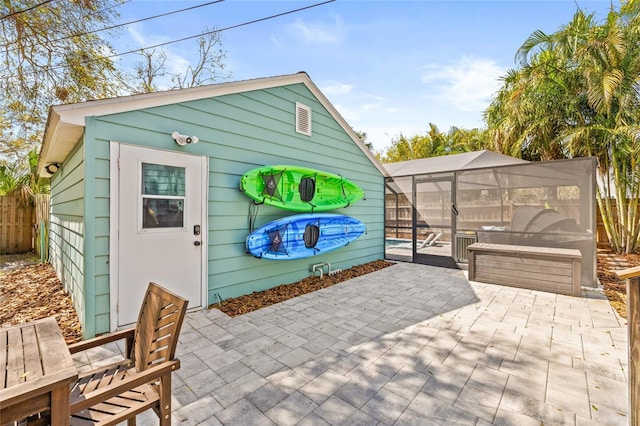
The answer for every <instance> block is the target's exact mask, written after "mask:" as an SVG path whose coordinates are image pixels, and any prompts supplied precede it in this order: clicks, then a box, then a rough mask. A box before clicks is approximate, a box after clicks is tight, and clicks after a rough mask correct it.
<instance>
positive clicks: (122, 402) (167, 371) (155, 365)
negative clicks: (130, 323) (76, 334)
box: [69, 283, 188, 425]
mask: <svg viewBox="0 0 640 426" xmlns="http://www.w3.org/2000/svg"><path fill="white" fill-rule="evenodd" d="M187 303H188V301H187V300H185V299H183V298H181V297H180V296H178V295H176V294H173V293H171V292H170V291H168V290H166V289H164V288H162V287H160V286H159V285H157V284H155V283H149V287H148V289H147V293H146V295H145V298H144V301H143V303H142V307H141V308H140V314H139V317H138V322H137V323H136V326H135V328H133V329H129V330H123V331H119V332H115V333H111V334H107V335H103V336H99V337H96V338H95V339H90V340H86V341H84V342H80V343H77V344H73V345H70V346H69V350H70V351H71V353H72V354H73V353H77V352H82V351H85V350H87V349H90V348H94V347H96V346H100V345H104V344H106V343H110V342H114V341H118V340H122V339H124V340H125V342H126V345H125V347H126V354H127V359H125V360H123V361H120V362H118V363H115V364H112V365H109V366H105V367H101V368H99V369H97V370H95V371H90V372H87V373H83V374H80V377H79V379H78V381H77V382H76V384H75V385H73V386H72V387H71V397H70V399H71V401H70V405H71V422H70V423H71V424H72V425H76V424H77V425H84V424H98V425H113V424H117V423H119V422H122V421H124V420H128V424H129V425H135V416H136V415H137V414H139V413H141V412H143V411H146V410H148V409H149V408H153V409H154V411H155V412H156V414H157V415H158V417H159V418H160V424H161V425H170V424H171V372H172V371H175V370H177V369H178V368H180V360H178V359H175V358H174V355H175V351H176V346H177V344H178V335H179V334H180V328H181V327H182V321H183V320H184V316H185V313H186V310H187Z"/></svg>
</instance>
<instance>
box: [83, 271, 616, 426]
mask: <svg viewBox="0 0 640 426" xmlns="http://www.w3.org/2000/svg"><path fill="white" fill-rule="evenodd" d="M626 350H627V348H626V328H625V327H623V325H622V324H621V323H620V321H619V318H618V317H617V315H616V314H615V312H614V311H613V310H612V309H611V307H610V306H609V303H608V301H607V300H606V298H605V299H602V298H597V297H596V298H573V297H568V296H559V295H555V294H549V293H542V292H535V291H529V290H522V289H516V288H509V287H501V286H494V285H489V284H481V283H473V282H472V283H470V282H468V281H467V279H466V278H465V276H464V273H463V272H462V271H459V270H450V269H444V268H437V267H430V266H424V265H417V264H409V263H400V264H396V265H394V266H392V267H389V268H385V269H383V270H380V271H377V272H374V273H371V274H368V275H364V276H360V277H357V278H354V279H352V280H349V281H346V282H343V283H340V284H337V285H335V286H332V287H329V288H326V289H323V290H319V291H317V292H314V293H309V294H306V295H304V296H300V297H297V298H295V299H291V300H289V301H286V302H283V303H280V304H277V305H273V306H270V307H267V308H263V309H260V310H258V311H255V312H251V313H249V314H246V315H242V316H239V317H236V318H230V317H228V316H226V315H225V314H223V313H221V312H220V311H218V310H216V309H212V310H208V311H198V312H194V313H191V314H189V315H188V317H187V319H186V321H185V324H184V325H183V330H182V334H181V337H180V344H179V346H178V357H179V358H180V360H181V362H182V367H181V369H180V370H178V371H177V372H176V373H175V374H174V383H173V410H174V411H173V415H174V417H173V422H174V423H175V424H181V425H197V424H211V425H214V424H215V425H217V424H251V425H259V424H279V425H280V424H282V425H284V424H367V425H368V424H394V423H395V424H421V425H424V424H447V425H448V424H516V423H517V424H532V425H533V424H535V425H539V424H540V423H541V422H545V423H552V422H555V423H562V424H575V423H580V422H582V421H584V422H586V423H589V422H595V423H597V424H626V423H627V421H628V419H627V417H626V410H627V405H626V404H627V399H626V393H627V390H626V386H627V384H626V373H625V372H626V356H627V354H626ZM109 355H110V354H105V353H102V354H95V357H92V359H91V360H86V359H85V360H78V361H80V362H87V361H93V362H95V361H96V360H97V359H99V358H105V356H109ZM139 423H140V424H156V423H157V418H155V416H154V415H153V414H149V413H146V414H145V415H142V416H139Z"/></svg>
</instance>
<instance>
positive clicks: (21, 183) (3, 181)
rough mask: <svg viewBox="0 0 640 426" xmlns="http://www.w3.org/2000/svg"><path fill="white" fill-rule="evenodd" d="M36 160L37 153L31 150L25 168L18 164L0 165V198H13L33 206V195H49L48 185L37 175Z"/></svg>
mask: <svg viewBox="0 0 640 426" xmlns="http://www.w3.org/2000/svg"><path fill="white" fill-rule="evenodd" d="M38 158H39V155H38V153H37V151H36V150H32V151H30V152H29V155H28V157H27V163H28V164H27V167H25V166H24V165H22V164H20V163H15V164H0V196H1V195H8V196H13V197H16V198H18V200H19V202H20V203H22V204H25V205H28V204H33V196H34V194H47V193H49V183H48V182H47V180H46V179H41V178H40V177H39V176H38V173H37V168H38Z"/></svg>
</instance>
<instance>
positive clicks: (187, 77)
mask: <svg viewBox="0 0 640 426" xmlns="http://www.w3.org/2000/svg"><path fill="white" fill-rule="evenodd" d="M197 43H198V61H197V63H196V64H195V65H194V66H191V65H187V68H186V69H185V70H184V71H178V72H174V73H170V72H169V71H168V66H167V52H166V51H164V50H158V51H156V50H155V49H152V50H141V51H140V52H139V53H138V55H139V60H138V61H137V62H136V63H135V64H134V67H133V72H132V73H131V72H130V73H128V75H127V77H126V78H125V79H123V81H122V85H123V87H125V89H126V90H127V91H128V92H130V93H134V94H137V93H151V92H156V91H158V90H161V89H184V88H188V87H196V86H202V85H205V84H211V83H214V82H216V81H218V80H221V79H226V78H229V77H230V76H231V75H230V74H226V73H225V72H224V70H225V68H226V65H225V63H224V59H225V58H226V53H225V51H224V50H222V40H221V38H220V33H219V32H217V31H215V30H211V29H205V31H204V32H203V34H202V35H201V36H200V37H199V38H198V39H197Z"/></svg>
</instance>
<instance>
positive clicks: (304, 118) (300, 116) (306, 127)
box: [296, 102, 311, 136]
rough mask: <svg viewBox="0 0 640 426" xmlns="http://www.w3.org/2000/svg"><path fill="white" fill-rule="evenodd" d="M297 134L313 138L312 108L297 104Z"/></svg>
mask: <svg viewBox="0 0 640 426" xmlns="http://www.w3.org/2000/svg"><path fill="white" fill-rule="evenodd" d="M296 132H298V133H302V134H303V135H307V136H311V108H309V107H308V106H306V105H303V104H301V103H298V102H296Z"/></svg>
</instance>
